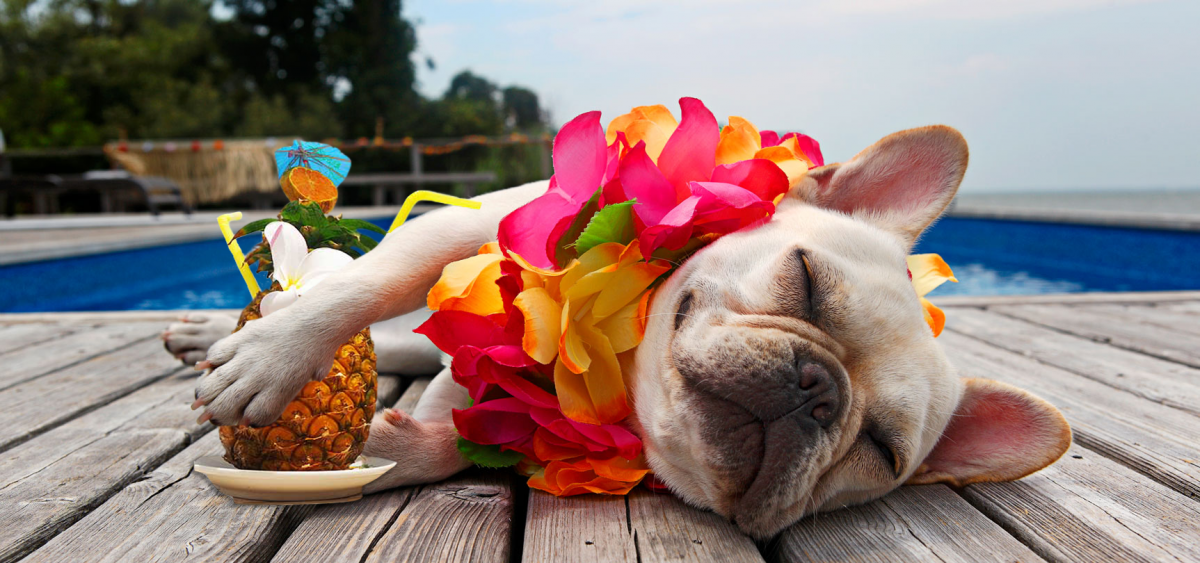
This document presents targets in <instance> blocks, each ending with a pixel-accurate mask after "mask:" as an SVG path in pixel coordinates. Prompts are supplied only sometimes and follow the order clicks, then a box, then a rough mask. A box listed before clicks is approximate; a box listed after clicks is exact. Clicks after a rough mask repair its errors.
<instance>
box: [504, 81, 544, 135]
mask: <svg viewBox="0 0 1200 563" xmlns="http://www.w3.org/2000/svg"><path fill="white" fill-rule="evenodd" d="M503 103H504V119H505V123H506V124H507V125H508V127H509V128H510V129H516V130H518V131H534V130H537V129H542V128H543V127H544V126H545V125H546V123H545V119H544V116H543V115H542V109H541V107H540V106H539V104H538V96H537V94H535V93H534V92H533V90H530V89H528V88H522V87H520V86H509V87H508V88H505V89H504V102H503Z"/></svg>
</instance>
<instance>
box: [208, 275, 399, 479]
mask: <svg viewBox="0 0 1200 563" xmlns="http://www.w3.org/2000/svg"><path fill="white" fill-rule="evenodd" d="M278 290H279V284H275V285H274V286H272V287H271V289H268V290H266V291H262V292H259V294H258V296H256V297H255V298H254V301H253V302H252V303H250V305H249V306H247V307H246V308H245V309H243V310H242V316H241V318H239V319H238V325H237V328H236V329H234V332H237V331H238V330H240V329H241V328H242V326H244V325H245V324H246V322H247V321H252V320H254V319H257V318H259V317H261V315H260V314H259V311H258V307H259V302H261V301H262V298H263V296H265V295H267V294H268V293H270V292H272V291H278ZM375 394H376V372H375V346H374V344H373V343H372V342H371V329H370V328H364V329H363V330H362V332H360V333H358V334H355V335H354V337H353V338H351V339H350V341H349V342H346V343H345V344H343V345H342V347H341V348H339V349H338V351H337V354H336V356H335V357H334V360H333V367H332V368H331V369H330V370H329V375H327V376H325V379H322V380H320V381H309V382H308V383H307V384H305V385H304V389H302V390H301V391H300V395H299V396H297V397H296V398H295V399H294V400H293V401H292V402H291V403H289V404H288V406H287V408H285V409H283V416H280V417H279V420H277V421H276V422H275V423H274V424H271V425H270V426H264V427H262V428H253V427H250V426H222V427H221V429H220V433H221V444H223V445H224V446H225V461H228V462H229V463H231V464H233V465H234V467H237V468H238V469H265V470H268V471H321V470H337V469H346V468H347V467H348V466H349V465H350V464H352V463H354V460H356V459H358V455H359V454H360V453H362V449H363V446H364V445H365V444H366V443H367V433H368V432H369V431H370V428H371V418H372V417H374V416H375V398H376V396H375Z"/></svg>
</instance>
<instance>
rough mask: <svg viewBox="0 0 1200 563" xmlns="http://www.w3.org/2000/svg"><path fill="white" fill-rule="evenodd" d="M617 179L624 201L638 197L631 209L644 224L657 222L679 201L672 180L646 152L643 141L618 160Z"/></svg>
mask: <svg viewBox="0 0 1200 563" xmlns="http://www.w3.org/2000/svg"><path fill="white" fill-rule="evenodd" d="M620 178H621V189H622V190H623V191H624V195H625V197H626V200H630V199H636V200H637V203H636V204H635V205H634V206H633V211H634V212H635V213H637V216H638V218H639V219H641V220H642V222H643V223H645V224H647V225H654V224H657V223H658V222H659V221H660V220H661V219H662V218H663V216H664V215H666V214H667V213H669V212H670V211H671V210H672V209H674V208H675V206H676V205H677V204H678V203H679V199H676V193H675V188H674V187H673V186H671V182H668V181H667V178H666V177H665V176H663V174H662V172H661V171H660V170H659V169H658V167H657V166H655V165H654V161H653V160H650V155H648V154H646V143H638V144H637V146H636V147H633V149H632V150H630V151H629V154H627V155H625V158H623V159H621V176H620Z"/></svg>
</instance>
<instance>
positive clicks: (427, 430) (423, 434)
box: [363, 409, 471, 494]
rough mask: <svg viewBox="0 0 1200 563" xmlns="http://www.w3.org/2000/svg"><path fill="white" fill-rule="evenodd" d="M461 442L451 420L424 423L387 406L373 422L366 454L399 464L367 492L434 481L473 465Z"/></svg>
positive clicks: (365, 491)
mask: <svg viewBox="0 0 1200 563" xmlns="http://www.w3.org/2000/svg"><path fill="white" fill-rule="evenodd" d="M457 444H458V433H457V432H455V430H454V426H453V425H451V424H449V423H445V422H421V421H418V420H417V419H415V418H413V417H412V415H409V414H408V413H405V412H403V411H398V410H394V409H385V410H384V411H383V412H382V413H380V414H378V415H375V420H374V421H372V422H371V432H370V434H368V435H367V445H366V447H365V448H364V449H363V454H364V455H368V456H371V457H381V458H383V459H388V460H392V461H395V462H396V466H395V467H393V468H392V469H390V470H388V472H387V473H385V474H384V475H383V476H382V477H380V478H379V479H376V480H375V481H372V482H371V483H369V484H368V485H367V486H365V487H363V492H364V493H366V494H371V493H375V492H379V491H384V490H387V489H391V488H395V487H403V486H407V485H417V484H421V483H433V482H436V481H441V480H442V479H445V478H447V477H450V476H451V475H454V474H455V473H458V472H459V471H462V470H463V469H466V468H467V467H470V466H471V462H469V461H467V460H466V459H465V458H463V456H462V454H460V453H458V445H457Z"/></svg>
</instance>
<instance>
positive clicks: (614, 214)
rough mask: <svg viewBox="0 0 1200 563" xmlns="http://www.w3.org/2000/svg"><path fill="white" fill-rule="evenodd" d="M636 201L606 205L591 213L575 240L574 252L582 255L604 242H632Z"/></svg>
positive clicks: (634, 234)
mask: <svg viewBox="0 0 1200 563" xmlns="http://www.w3.org/2000/svg"><path fill="white" fill-rule="evenodd" d="M636 202H637V200H630V201H623V202H621V203H614V204H612V205H606V206H604V209H601V210H600V211H599V212H597V213H596V214H595V215H593V216H592V220H591V221H588V224H587V227H586V228H584V229H583V232H582V233H580V235H579V238H578V239H576V240H575V252H576V253H578V254H579V255H580V256H582V255H583V254H584V253H585V252H587V251H589V250H591V249H592V248H594V247H595V246H596V245H600V244H604V243H606V242H619V243H621V244H629V243H631V242H633V238H634V236H636V233H634V231H633V205H634V203H636Z"/></svg>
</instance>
